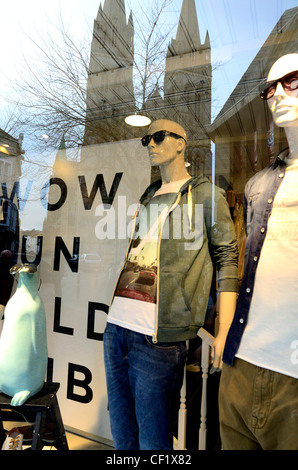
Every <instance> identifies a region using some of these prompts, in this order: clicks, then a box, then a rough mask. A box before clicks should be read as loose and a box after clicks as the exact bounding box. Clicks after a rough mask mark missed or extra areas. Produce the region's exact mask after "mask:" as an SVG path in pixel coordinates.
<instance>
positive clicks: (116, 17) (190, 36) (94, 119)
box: [85, 0, 212, 174]
mask: <svg viewBox="0 0 298 470" xmlns="http://www.w3.org/2000/svg"><path fill="white" fill-rule="evenodd" d="M133 41H134V25H133V20H132V14H130V16H129V19H128V21H126V13H125V3H124V0H120V1H115V0H105V3H104V7H103V8H102V7H101V6H100V7H99V10H98V15H97V19H96V21H95V23H94V32H93V41H92V46H91V59H90V70H89V78H88V92H87V124H86V132H85V144H94V143H101V142H109V141H115V140H126V139H129V138H132V137H140V136H141V135H142V133H143V132H144V128H143V129H139V128H131V127H129V126H127V125H126V124H125V123H124V118H125V116H127V115H129V114H131V113H133V112H135V110H136V102H135V95H134V86H133V64H134V43H133ZM211 75H212V74H211V54H210V42H209V36H208V33H207V35H206V39H205V42H204V43H202V42H201V39H200V33H199V26H198V20H197V13H196V7H195V2H194V0H184V1H183V5H182V9H181V15H180V20H179V24H178V28H177V33H176V38H175V39H172V40H171V42H170V44H169V47H168V50H167V54H166V61H165V73H164V84H163V89H162V90H161V91H162V93H160V90H159V89H158V85H157V84H156V89H155V91H153V93H151V94H150V97H149V98H148V100H147V101H146V103H145V104H144V106H143V111H145V112H146V114H147V115H148V116H149V117H150V118H151V119H152V120H155V119H159V118H168V119H173V120H175V121H177V122H179V123H181V124H182V125H183V126H184V127H185V128H186V131H187V133H188V136H189V141H190V145H189V149H188V155H187V158H188V160H189V162H190V163H191V171H192V173H194V174H195V173H198V172H199V170H200V171H201V172H204V165H205V161H206V157H207V159H209V155H210V151H209V140H208V138H207V136H206V127H207V126H208V125H209V124H210V115H211ZM161 94H162V95H163V96H161Z"/></svg>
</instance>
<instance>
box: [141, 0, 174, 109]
mask: <svg viewBox="0 0 298 470" xmlns="http://www.w3.org/2000/svg"><path fill="white" fill-rule="evenodd" d="M170 4H171V1H169V0H163V1H162V2H160V1H158V0H154V1H152V2H150V4H149V5H147V4H146V7H141V12H140V13H141V14H140V15H135V17H134V21H135V24H136V25H137V28H135V33H136V41H135V60H134V68H135V82H134V85H135V97H136V101H137V105H138V107H139V108H142V107H143V106H144V104H145V103H146V101H147V100H148V99H149V98H150V96H151V95H152V94H154V92H155V91H156V90H158V89H159V88H160V86H159V82H160V79H161V78H162V77H163V75H164V71H165V63H164V62H165V56H166V50H167V47H168V43H169V40H170V37H171V33H172V32H173V25H172V26H171V25H169V24H168V23H166V21H165V20H164V21H163V22H162V21H160V20H161V16H162V15H163V13H164V12H165V10H166V8H167V7H168V6H169V5H170Z"/></svg>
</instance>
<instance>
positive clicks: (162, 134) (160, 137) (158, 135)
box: [142, 131, 185, 147]
mask: <svg viewBox="0 0 298 470" xmlns="http://www.w3.org/2000/svg"><path fill="white" fill-rule="evenodd" d="M167 135H170V136H172V137H175V138H176V139H183V140H185V139H184V138H183V137H181V135H178V134H174V132H168V131H157V132H154V134H150V135H149V134H148V135H145V136H144V137H143V138H142V145H143V147H148V145H149V143H150V140H151V139H153V140H154V142H155V143H156V144H161V142H163V141H164V140H165V138H166V136H167Z"/></svg>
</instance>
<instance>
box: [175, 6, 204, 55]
mask: <svg viewBox="0 0 298 470" xmlns="http://www.w3.org/2000/svg"><path fill="white" fill-rule="evenodd" d="M169 48H170V51H171V53H172V54H173V55H179V54H187V53H190V52H195V51H198V50H199V49H201V48H202V43H201V38H200V31H199V24H198V17H197V10H196V5H195V0H183V3H182V8H181V13H180V19H179V24H178V29H177V34H176V39H173V40H172V42H171V45H170V47H169Z"/></svg>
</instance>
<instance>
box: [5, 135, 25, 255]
mask: <svg viewBox="0 0 298 470" xmlns="http://www.w3.org/2000/svg"><path fill="white" fill-rule="evenodd" d="M22 153H23V151H22V134H21V135H20V137H19V139H15V138H14V137H12V136H11V135H9V134H8V133H7V132H4V131H3V130H2V129H0V181H1V186H2V194H1V196H0V252H1V251H2V250H4V249H9V250H11V251H12V252H17V250H18V243H19V214H18V207H17V205H16V204H15V203H16V202H17V200H18V195H19V194H18V192H19V180H20V176H21V162H22V159H23V157H22Z"/></svg>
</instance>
